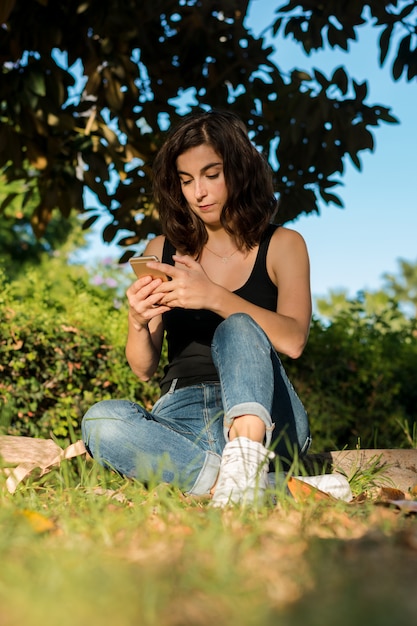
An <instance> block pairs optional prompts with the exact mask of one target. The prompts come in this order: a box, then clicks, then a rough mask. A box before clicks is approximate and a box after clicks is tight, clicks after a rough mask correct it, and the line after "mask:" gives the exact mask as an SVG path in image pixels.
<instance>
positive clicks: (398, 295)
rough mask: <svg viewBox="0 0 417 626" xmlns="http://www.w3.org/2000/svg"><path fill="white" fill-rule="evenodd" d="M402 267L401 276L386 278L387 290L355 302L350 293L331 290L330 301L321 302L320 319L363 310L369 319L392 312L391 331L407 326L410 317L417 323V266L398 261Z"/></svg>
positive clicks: (363, 295) (367, 294) (364, 293)
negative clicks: (416, 320)
mask: <svg viewBox="0 0 417 626" xmlns="http://www.w3.org/2000/svg"><path fill="white" fill-rule="evenodd" d="M398 263H399V272H398V274H388V273H385V274H383V276H382V278H383V280H384V286H383V289H379V290H378V291H360V292H358V293H357V295H356V297H355V298H353V299H352V298H349V296H348V292H347V290H346V289H341V290H330V293H329V295H328V296H327V297H326V298H317V301H316V305H317V309H318V311H319V313H320V315H322V316H324V317H326V318H327V319H330V320H332V319H334V318H335V317H336V316H337V315H338V314H339V313H340V312H342V311H348V310H352V312H355V310H356V309H357V308H358V306H359V308H360V309H363V311H364V312H365V313H366V314H368V315H369V314H370V315H377V316H378V315H381V316H382V317H383V316H384V314H385V313H388V312H390V313H389V315H390V316H391V317H390V328H393V327H394V326H395V328H400V327H404V325H407V324H408V319H407V316H406V315H405V314H406V313H407V315H408V316H409V315H410V313H411V315H413V316H414V318H416V319H417V263H416V262H414V263H412V262H410V261H406V260H405V259H398ZM400 311H403V312H404V315H401V314H400ZM394 313H395V314H394Z"/></svg>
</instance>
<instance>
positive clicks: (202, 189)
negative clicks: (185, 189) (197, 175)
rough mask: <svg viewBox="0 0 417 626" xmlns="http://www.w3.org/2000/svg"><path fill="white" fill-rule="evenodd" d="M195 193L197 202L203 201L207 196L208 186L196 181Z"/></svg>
mask: <svg viewBox="0 0 417 626" xmlns="http://www.w3.org/2000/svg"><path fill="white" fill-rule="evenodd" d="M194 193H195V197H196V199H197V200H201V199H202V198H204V196H205V195H207V190H206V186H205V185H204V183H203V181H196V183H195V188H194Z"/></svg>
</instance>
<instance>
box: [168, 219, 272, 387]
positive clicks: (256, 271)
mask: <svg viewBox="0 0 417 626" xmlns="http://www.w3.org/2000/svg"><path fill="white" fill-rule="evenodd" d="M277 228H278V226H277V225H276V224H270V225H269V226H268V228H267V229H266V231H265V233H264V235H263V237H262V240H261V243H260V244H259V248H258V254H257V256H256V259H255V263H254V266H253V269H252V272H251V274H250V276H249V278H248V280H247V281H246V283H245V284H244V285H243V287H240V288H239V289H236V291H234V292H233V293H235V294H236V295H238V296H240V297H241V298H244V299H245V300H247V301H248V302H252V303H253V304H256V305H258V306H260V307H262V308H264V309H268V310H270V311H276V308H277V297H278V289H277V287H276V285H274V283H273V282H272V280H271V279H270V278H269V275H268V272H267V269H266V255H267V252H268V246H269V242H270V241H271V237H272V235H273V234H274V232H275V230H276V229H277ZM173 254H175V248H174V247H173V246H172V244H171V243H170V242H169V241H168V240H165V243H164V250H163V254H162V261H163V262H164V263H169V264H170V265H174V261H173V260H172V255H173ZM222 320H223V318H222V317H220V315H217V314H216V313H213V312H212V311H207V310H205V309H201V310H186V309H180V308H177V309H172V311H169V312H168V313H164V314H163V322H164V328H165V331H166V337H167V343H168V365H167V366H166V368H165V375H164V377H163V379H162V381H161V390H162V393H166V391H167V390H168V389H169V387H170V384H171V383H172V381H173V379H175V378H178V379H179V380H178V383H177V388H180V387H186V386H189V385H192V384H196V383H198V382H213V381H217V380H218V375H217V371H216V368H215V367H214V363H213V360H212V358H211V342H212V339H213V335H214V331H215V330H216V328H217V326H218V325H219V324H220V322H222Z"/></svg>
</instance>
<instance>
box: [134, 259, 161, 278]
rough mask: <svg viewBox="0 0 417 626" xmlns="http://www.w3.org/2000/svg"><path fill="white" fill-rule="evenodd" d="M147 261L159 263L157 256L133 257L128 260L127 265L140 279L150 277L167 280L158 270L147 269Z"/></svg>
mask: <svg viewBox="0 0 417 626" xmlns="http://www.w3.org/2000/svg"><path fill="white" fill-rule="evenodd" d="M149 261H159V259H158V257H157V256H134V257H132V258H131V259H129V263H130V265H131V266H132V269H133V271H134V272H135V274H136V276H137V277H138V278H142V276H152V278H161V279H162V280H168V276H167V275H166V274H164V273H163V272H161V271H160V270H151V269H150V268H149V267H147V265H146V264H147V263H148V262H149Z"/></svg>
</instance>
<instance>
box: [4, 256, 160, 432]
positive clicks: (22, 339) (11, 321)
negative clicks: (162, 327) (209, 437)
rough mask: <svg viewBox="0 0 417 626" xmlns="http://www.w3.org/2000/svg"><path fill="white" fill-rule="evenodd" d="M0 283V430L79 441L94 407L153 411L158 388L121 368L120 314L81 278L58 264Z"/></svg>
mask: <svg viewBox="0 0 417 626" xmlns="http://www.w3.org/2000/svg"><path fill="white" fill-rule="evenodd" d="M43 269H44V271H40V270H38V269H36V270H33V271H31V272H29V274H28V275H26V276H25V277H24V278H21V279H20V280H19V281H18V282H14V283H9V284H8V283H7V282H6V280H5V278H4V276H3V277H2V278H1V279H0V290H1V291H0V293H1V296H0V313H1V319H0V353H1V359H0V376H1V377H0V399H1V402H2V405H1V411H0V428H1V429H2V432H5V433H8V434H19V435H27V436H42V437H49V436H50V435H51V434H53V435H54V436H55V437H58V438H65V437H67V436H68V434H69V431H70V430H72V429H73V430H74V431H75V432H76V434H79V426H80V422H81V418H82V416H83V414H84V413H85V411H86V410H87V409H88V407H89V406H90V405H91V404H93V403H94V402H96V401H98V400H101V399H108V398H111V397H113V398H124V397H129V398H132V399H137V400H140V401H142V402H144V404H145V405H146V406H150V405H151V404H153V402H154V400H155V398H156V396H157V394H158V388H157V386H156V384H155V382H151V383H143V382H141V381H139V380H138V379H137V377H136V376H134V374H133V373H132V372H131V370H130V368H129V367H128V365H127V363H126V358H125V353H124V343H125V337H126V331H127V326H126V320H127V311H126V307H125V305H124V304H120V305H118V306H121V308H115V306H114V303H113V298H112V297H110V296H109V293H108V292H107V293H106V292H104V291H103V290H101V289H99V288H96V287H94V286H92V285H91V284H90V282H89V277H88V274H87V273H86V272H85V271H84V270H83V269H82V268H77V267H72V266H66V267H65V266H64V267H62V262H57V263H54V260H49V261H48V266H47V267H44V268H43Z"/></svg>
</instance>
